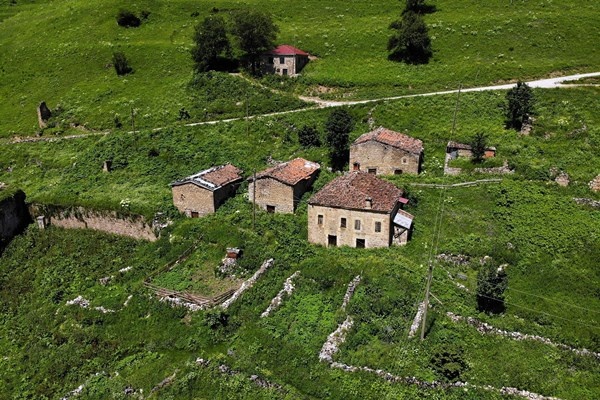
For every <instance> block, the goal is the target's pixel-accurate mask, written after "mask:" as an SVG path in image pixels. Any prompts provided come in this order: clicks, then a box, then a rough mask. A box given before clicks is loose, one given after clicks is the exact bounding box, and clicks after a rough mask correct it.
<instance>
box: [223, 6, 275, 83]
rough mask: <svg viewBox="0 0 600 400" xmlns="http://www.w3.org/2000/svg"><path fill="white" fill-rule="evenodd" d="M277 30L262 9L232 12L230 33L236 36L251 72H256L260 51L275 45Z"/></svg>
mask: <svg viewBox="0 0 600 400" xmlns="http://www.w3.org/2000/svg"><path fill="white" fill-rule="evenodd" d="M277 32H279V28H278V27H277V25H275V24H274V23H273V20H272V19H271V17H270V16H269V15H268V14H266V13H264V12H262V11H255V10H244V11H239V12H237V13H235V14H234V16H233V27H232V33H233V34H234V35H235V36H236V37H237V40H238V43H239V46H240V49H241V50H242V51H243V52H244V58H245V60H246V63H247V65H248V66H250V68H251V71H252V73H253V74H256V72H257V66H258V62H259V57H260V55H261V53H264V52H265V51H267V50H271V49H272V48H273V47H274V46H275V39H276V38H277Z"/></svg>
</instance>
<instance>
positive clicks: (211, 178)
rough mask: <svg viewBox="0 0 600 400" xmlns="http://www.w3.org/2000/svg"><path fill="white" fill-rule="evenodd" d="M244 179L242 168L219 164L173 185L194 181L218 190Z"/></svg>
mask: <svg viewBox="0 0 600 400" xmlns="http://www.w3.org/2000/svg"><path fill="white" fill-rule="evenodd" d="M241 179H242V170H241V169H239V168H237V167H235V166H233V165H231V164H225V165H219V166H217V167H212V168H209V169H205V170H204V171H200V172H198V173H197V174H194V175H191V176H188V177H187V178H184V179H182V180H180V181H176V182H173V183H171V186H179V185H184V184H186V183H192V184H194V185H196V186H200V187H203V188H205V189H208V190H211V191H212V190H216V189H219V188H220V187H222V186H224V185H227V184H228V183H232V182H235V181H237V180H241Z"/></svg>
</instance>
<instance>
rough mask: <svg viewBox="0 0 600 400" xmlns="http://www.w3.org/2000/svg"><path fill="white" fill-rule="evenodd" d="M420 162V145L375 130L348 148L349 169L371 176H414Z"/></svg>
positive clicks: (405, 136)
mask: <svg viewBox="0 0 600 400" xmlns="http://www.w3.org/2000/svg"><path fill="white" fill-rule="evenodd" d="M422 161H423V142H422V141H421V140H419V139H415V138H412V137H410V136H407V135H404V134H402V133H399V132H394V131H392V130H389V129H386V128H384V127H379V128H377V129H375V130H374V131H372V132H368V133H365V134H364V135H361V136H360V137H359V138H358V139H356V140H355V141H354V143H352V145H350V170H352V171H365V172H369V173H372V174H375V175H400V174H415V175H416V174H418V173H419V172H420V171H421V162H422Z"/></svg>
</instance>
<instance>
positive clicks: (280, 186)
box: [248, 158, 320, 213]
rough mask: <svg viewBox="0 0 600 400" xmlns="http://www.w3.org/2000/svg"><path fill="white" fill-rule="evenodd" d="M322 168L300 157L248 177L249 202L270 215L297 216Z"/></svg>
mask: <svg viewBox="0 0 600 400" xmlns="http://www.w3.org/2000/svg"><path fill="white" fill-rule="evenodd" d="M319 168H320V165H319V164H317V163H314V162H312V161H308V160H305V159H303V158H296V159H294V160H292V161H288V162H285V163H282V164H278V165H276V166H274V167H272V168H269V169H266V170H264V171H261V172H259V173H257V174H256V180H254V177H252V176H251V177H250V178H248V181H249V182H250V184H249V185H248V199H249V200H250V201H251V202H253V201H254V202H256V204H257V205H258V206H259V207H260V208H262V209H264V210H266V211H267V212H279V213H293V212H294V211H295V210H296V207H297V206H298V203H299V201H300V198H302V195H303V194H304V193H305V192H306V191H307V190H308V189H310V187H311V186H312V183H313V182H314V180H315V178H316V177H317V174H318V173H319Z"/></svg>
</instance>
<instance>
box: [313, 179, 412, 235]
mask: <svg viewBox="0 0 600 400" xmlns="http://www.w3.org/2000/svg"><path fill="white" fill-rule="evenodd" d="M402 195H403V191H402V190H401V189H398V188H397V187H396V186H394V185H393V184H392V183H390V182H387V181H384V180H383V179H380V178H378V177H376V176H375V175H373V174H369V173H366V172H349V173H347V174H346V175H344V176H340V177H338V178H336V179H334V180H333V181H331V182H329V183H328V184H327V185H325V186H324V187H323V189H321V190H320V191H319V192H318V193H316V194H315V195H313V196H312V197H311V198H310V200H309V201H308V241H309V242H311V243H316V244H320V245H323V246H328V247H330V246H350V247H389V246H391V245H403V244H405V243H406V242H407V241H408V239H409V236H410V232H411V228H412V225H413V216H412V215H411V214H409V213H407V212H406V211H404V210H401V209H400V208H401V207H402V205H403V204H406V203H407V202H408V200H407V199H405V198H403V197H402Z"/></svg>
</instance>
